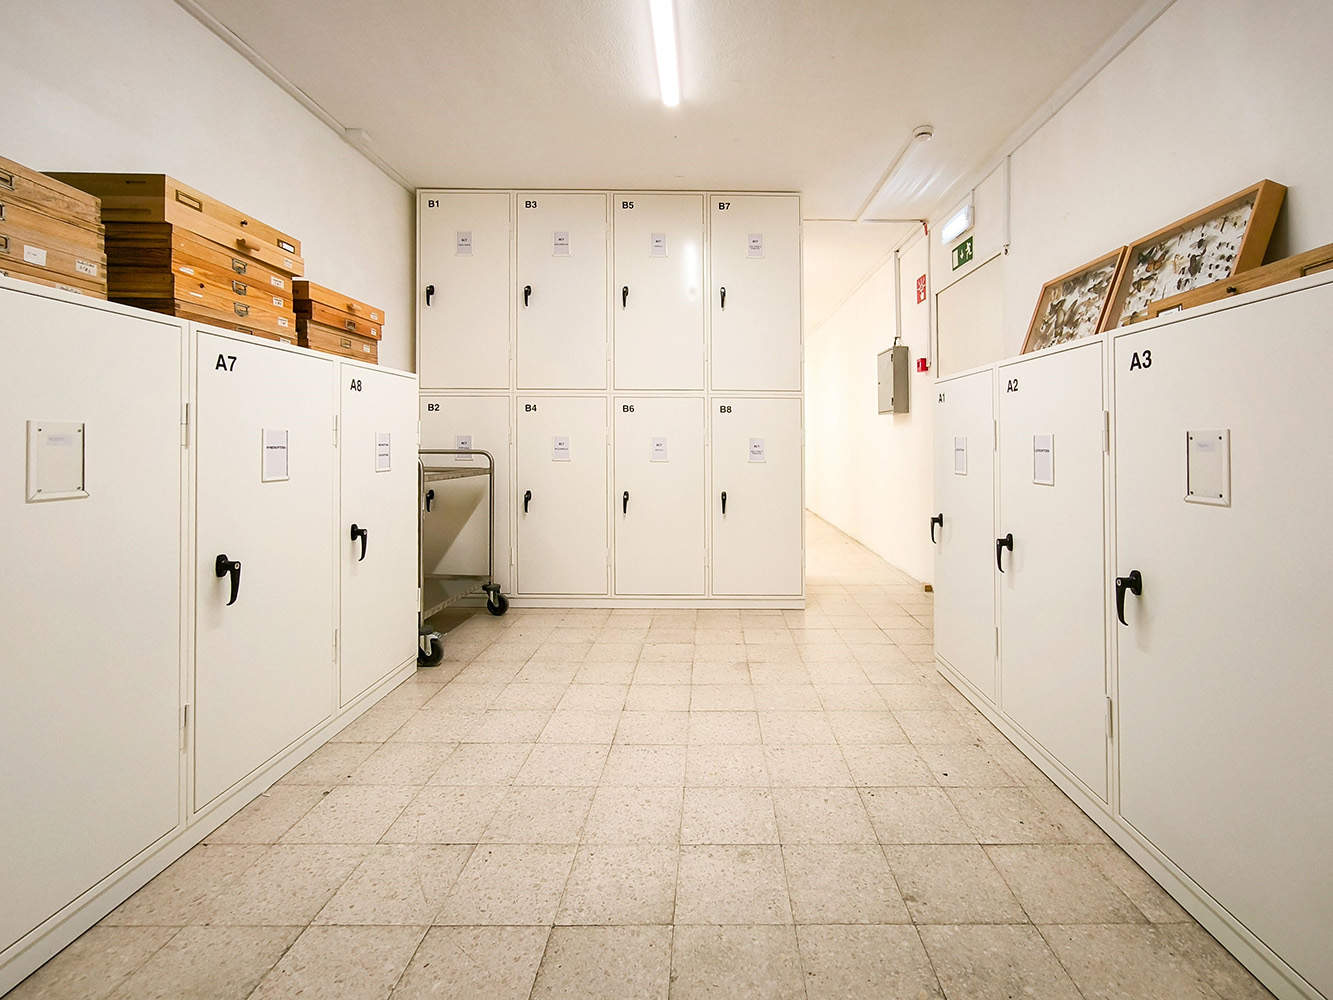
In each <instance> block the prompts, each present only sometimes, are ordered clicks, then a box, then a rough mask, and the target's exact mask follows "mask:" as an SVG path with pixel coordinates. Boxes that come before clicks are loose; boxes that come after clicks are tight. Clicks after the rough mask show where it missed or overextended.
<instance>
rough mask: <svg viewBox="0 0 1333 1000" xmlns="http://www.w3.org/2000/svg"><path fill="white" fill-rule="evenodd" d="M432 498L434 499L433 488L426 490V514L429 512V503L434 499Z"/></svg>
mask: <svg viewBox="0 0 1333 1000" xmlns="http://www.w3.org/2000/svg"><path fill="white" fill-rule="evenodd" d="M434 499H435V491H434V490H427V491H426V513H427V514H429V513H430V505H431V501H432V500H434Z"/></svg>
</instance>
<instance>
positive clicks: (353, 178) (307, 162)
mask: <svg viewBox="0 0 1333 1000" xmlns="http://www.w3.org/2000/svg"><path fill="white" fill-rule="evenodd" d="M3 18H4V27H3V30H0V65H3V66H4V68H5V71H4V79H5V94H4V99H3V100H2V101H0V155H4V156H6V157H9V158H10V159H13V160H17V161H18V162H19V163H22V164H24V165H25V166H29V167H34V168H36V169H38V170H71V171H75V170H86V171H101V172H119V171H125V172H137V173H165V174H170V175H171V176H173V177H175V178H177V179H178V180H181V181H183V182H184V183H186V184H189V185H190V186H191V187H196V188H198V189H200V190H201V191H204V192H205V193H207V194H209V195H211V196H213V197H215V198H218V199H220V200H222V201H224V202H227V203H228V204H230V205H234V206H235V207H236V208H239V209H241V210H242V211H244V212H249V213H253V214H254V215H255V217H256V218H259V219H262V220H263V221H264V222H266V223H268V224H270V225H273V226H276V227H277V228H279V229H282V230H283V231H285V232H289V233H291V234H292V235H293V236H295V237H296V238H297V239H299V240H301V242H302V255H303V256H304V257H305V261H306V276H307V277H309V278H310V279H311V280H312V281H316V282H318V283H319V284H322V285H328V286H331V287H333V288H336V289H338V290H339V291H342V292H345V293H346V294H348V295H351V296H353V297H355V298H359V299H362V300H364V301H368V302H371V303H373V304H375V305H378V306H380V307H381V308H383V309H384V310H385V311H386V316H387V318H388V322H387V324H386V325H385V331H384V341H383V343H382V344H381V345H380V363H381V364H383V365H389V366H392V367H395V368H407V369H409V370H410V369H412V368H414V367H415V359H414V346H413V332H412V331H413V330H414V328H415V325H416V324H415V313H414V309H415V295H414V293H413V279H412V275H413V263H412V258H413V245H414V238H413V233H414V226H415V221H414V203H413V197H412V195H411V194H410V193H409V192H407V191H405V190H403V189H402V187H400V186H399V185H398V184H397V183H395V182H394V181H392V180H391V179H389V178H388V177H387V176H385V175H384V174H383V173H382V172H380V171H379V170H378V169H376V168H375V167H374V166H373V165H372V164H371V163H370V162H369V161H367V160H366V159H365V158H364V157H362V156H361V155H360V154H359V153H357V152H356V151H355V150H353V149H352V148H351V147H350V146H348V145H347V144H346V143H345V142H343V141H342V140H341V139H340V138H339V137H338V136H336V135H335V134H334V133H333V132H332V131H330V129H329V128H328V127H327V126H325V125H324V124H323V123H322V122H321V121H319V120H318V119H317V118H315V117H314V116H313V115H311V114H310V113H309V112H307V111H306V110H305V109H304V108H302V107H301V106H300V105H299V104H297V103H296V101H294V100H293V99H292V98H291V97H290V96H288V95H287V94H286V93H285V92H284V91H282V90H281V89H280V88H279V87H277V86H276V85H275V84H273V83H272V82H271V81H270V80H268V79H267V78H266V77H265V76H263V75H262V74H261V73H260V72H259V71H258V70H256V69H255V68H254V67H253V66H251V65H250V64H249V63H248V62H246V61H245V60H244V59H243V58H242V57H241V56H239V55H237V54H236V53H235V52H234V51H232V49H230V48H229V47H228V46H227V45H226V44H224V43H223V42H222V41H221V40H220V39H218V38H217V37H216V36H215V35H213V34H212V33H211V32H210V31H209V30H208V29H206V28H205V27H203V25H201V24H199V23H198V22H197V21H195V20H194V19H193V18H192V17H191V16H190V15H189V14H187V13H186V12H185V11H184V10H182V9H181V8H180V7H178V6H177V5H176V4H175V3H173V2H171V0H114V2H107V0H100V2H99V0H10V2H8V3H6V4H5V9H4V15H3ZM291 41H292V44H301V43H302V40H301V39H296V38H294V39H292V40H291Z"/></svg>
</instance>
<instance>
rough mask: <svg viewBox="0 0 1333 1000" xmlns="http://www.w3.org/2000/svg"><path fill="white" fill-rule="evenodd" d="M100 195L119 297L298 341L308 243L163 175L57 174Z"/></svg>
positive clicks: (111, 286)
mask: <svg viewBox="0 0 1333 1000" xmlns="http://www.w3.org/2000/svg"><path fill="white" fill-rule="evenodd" d="M54 176H55V177H57V178H58V179H60V180H62V181H65V182H66V183H69V184H72V185H74V186H75V187H77V188H80V189H82V190H83V191H87V192H89V193H90V194H94V195H96V196H98V197H99V198H101V200H102V219H103V221H104V222H105V224H106V254H107V291H108V294H109V296H110V298H111V300H112V301H113V302H123V303H125V304H127V305H132V306H138V307H140V308H142V309H151V310H153V311H154V312H162V313H167V314H169V315H172V316H179V317H182V318H184V319H192V320H196V321H198V322H201V323H208V324H210V325H212V326H219V327H223V328H225V329H228V330H239V331H241V332H242V333H250V334H254V335H255V336H257V337H264V338H265V339H268V340H281V341H285V342H286V343H289V344H291V343H295V342H296V314H295V312H294V311H293V305H292V278H293V277H294V276H296V275H299V274H303V273H304V272H305V262H304V261H303V260H302V259H301V244H300V243H299V242H298V241H297V240H295V239H294V238H292V237H291V236H288V235H287V234H286V233H283V232H281V231H279V230H277V229H274V228H273V227H272V226H267V225H265V224H264V223H262V222H260V221H258V220H257V219H254V218H252V217H251V216H249V215H246V214H245V213H244V212H239V211H237V210H236V209H234V208H232V207H230V206H229V205H225V204H223V203H222V202H220V201H217V200H216V199H213V198H210V197H208V196H207V195H205V194H202V193H200V192H199V191H196V190H194V189H193V188H190V187H187V186H186V185H184V184H181V183H180V182H179V181H176V180H173V179H172V178H170V177H167V176H164V175H162V174H67V173H60V174H55V175H54Z"/></svg>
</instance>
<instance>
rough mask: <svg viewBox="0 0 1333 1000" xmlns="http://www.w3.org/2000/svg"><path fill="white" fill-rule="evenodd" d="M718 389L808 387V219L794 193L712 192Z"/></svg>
mask: <svg viewBox="0 0 1333 1000" xmlns="http://www.w3.org/2000/svg"><path fill="white" fill-rule="evenodd" d="M709 205H710V209H709V213H708V214H709V244H708V245H709V262H710V271H711V273H710V278H709V284H710V286H711V292H710V294H711V297H712V303H711V305H710V306H709V309H710V310H711V313H712V336H711V338H710V344H711V348H712V366H713V367H712V371H713V374H712V385H713V388H714V389H722V390H731V389H761V390H762V389H781V390H796V389H799V388H801V218H800V199H799V198H797V197H796V196H795V195H716V194H715V195H711V196H710V197H709Z"/></svg>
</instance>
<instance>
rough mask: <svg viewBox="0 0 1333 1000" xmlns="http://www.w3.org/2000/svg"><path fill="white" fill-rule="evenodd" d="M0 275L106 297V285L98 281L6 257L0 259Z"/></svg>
mask: <svg viewBox="0 0 1333 1000" xmlns="http://www.w3.org/2000/svg"><path fill="white" fill-rule="evenodd" d="M0 275H3V276H4V277H6V278H17V279H18V280H20V281H31V282H35V283H36V284H38V285H45V286H46V287H47V288H60V289H63V290H64V291H67V292H75V293H77V294H79V295H87V296H88V297H89V298H93V299H105V298H106V285H104V284H102V283H100V282H95V281H92V280H83V281H80V280H79V279H77V278H69V277H66V276H65V275H63V274H55V273H54V272H52V271H49V270H47V269H46V268H44V267H37V266H36V265H33V264H25V263H23V262H22V261H12V260H9V259H8V258H5V259H0Z"/></svg>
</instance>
